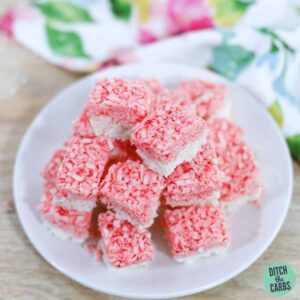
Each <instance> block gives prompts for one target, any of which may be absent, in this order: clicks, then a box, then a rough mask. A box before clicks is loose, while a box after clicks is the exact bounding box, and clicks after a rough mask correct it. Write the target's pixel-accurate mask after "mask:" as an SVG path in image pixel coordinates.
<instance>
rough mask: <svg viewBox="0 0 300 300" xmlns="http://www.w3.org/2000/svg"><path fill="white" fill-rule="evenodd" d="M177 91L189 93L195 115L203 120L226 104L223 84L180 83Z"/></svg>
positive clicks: (191, 81)
mask: <svg viewBox="0 0 300 300" xmlns="http://www.w3.org/2000/svg"><path fill="white" fill-rule="evenodd" d="M179 89H183V90H185V91H186V92H188V93H189V95H190V97H191V99H192V100H193V101H194V103H195V105H196V113H197V115H198V116H200V117H202V118H204V119H208V118H209V117H211V116H212V115H214V114H215V113H216V112H217V111H219V110H220V109H222V108H223V107H224V105H225V103H226V97H227V89H226V87H225V86H224V85H223V84H217V83H211V82H206V81H202V80H197V79H195V80H187V81H182V82H181V83H180V85H179Z"/></svg>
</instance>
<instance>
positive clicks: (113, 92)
mask: <svg viewBox="0 0 300 300" xmlns="http://www.w3.org/2000/svg"><path fill="white" fill-rule="evenodd" d="M151 101H152V93H151V91H150V89H149V88H148V87H147V85H146V84H145V83H144V82H143V81H138V80H136V81H127V80H123V79H112V80H109V79H102V80H98V81H97V83H96V86H95V88H94V89H93V91H92V93H91V95H90V100H89V103H88V105H87V109H88V115H89V117H90V123H91V126H92V128H93V131H94V133H95V134H96V135H108V136H111V137H113V138H116V139H120V140H126V139H128V138H129V136H130V131H131V129H132V127H133V126H134V125H135V124H136V123H137V122H140V121H142V120H143V118H144V117H145V116H147V115H148V113H149V112H150V107H151Z"/></svg>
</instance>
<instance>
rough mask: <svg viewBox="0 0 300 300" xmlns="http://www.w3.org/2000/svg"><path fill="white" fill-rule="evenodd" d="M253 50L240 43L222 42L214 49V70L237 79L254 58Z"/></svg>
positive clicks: (212, 66)
mask: <svg viewBox="0 0 300 300" xmlns="http://www.w3.org/2000/svg"><path fill="white" fill-rule="evenodd" d="M254 57H255V55H254V53H253V52H251V51H249V50H247V49H245V48H243V47H241V46H240V45H229V44H222V45H220V46H218V47H216V48H214V49H213V61H212V65H211V66H210V67H211V68H212V69H213V70H214V71H216V72H218V73H220V74H222V75H223V76H225V77H227V78H229V79H232V80H233V79H235V78H236V77H237V76H238V75H239V74H240V73H241V72H242V71H243V70H244V69H245V68H246V67H247V66H248V65H249V64H250V63H251V62H252V60H253V59H254Z"/></svg>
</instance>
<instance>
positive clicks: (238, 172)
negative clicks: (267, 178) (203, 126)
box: [209, 119, 262, 201]
mask: <svg viewBox="0 0 300 300" xmlns="http://www.w3.org/2000/svg"><path fill="white" fill-rule="evenodd" d="M209 127H210V129H211V132H212V135H211V138H212V141H213V142H214V143H215V146H216V152H217V158H218V166H219V170H220V180H221V185H222V186H221V197H220V200H221V201H232V200H235V199H238V198H240V197H242V196H251V195H255V197H258V196H259V194H260V191H261V188H262V187H261V182H260V176H259V169H258V167H257V165H256V163H255V160H254V158H253V155H252V153H251V150H250V148H249V146H248V145H247V144H246V142H245V141H244V139H243V138H244V136H243V131H242V129H241V128H240V127H238V126H237V125H235V124H233V123H231V122H230V121H228V120H226V119H216V120H213V121H211V122H209ZM250 198H251V197H250ZM250 198H249V199H250ZM252 200H257V199H252Z"/></svg>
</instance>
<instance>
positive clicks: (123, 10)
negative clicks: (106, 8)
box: [110, 0, 132, 20]
mask: <svg viewBox="0 0 300 300" xmlns="http://www.w3.org/2000/svg"><path fill="white" fill-rule="evenodd" d="M110 5H111V10H112V12H113V13H114V15H115V16H116V17H117V18H119V19H122V20H128V19H129V18H130V16H131V12H132V9H131V5H130V1H129V0H110Z"/></svg>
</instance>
